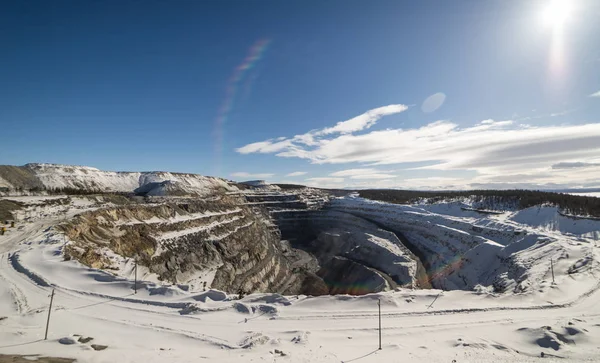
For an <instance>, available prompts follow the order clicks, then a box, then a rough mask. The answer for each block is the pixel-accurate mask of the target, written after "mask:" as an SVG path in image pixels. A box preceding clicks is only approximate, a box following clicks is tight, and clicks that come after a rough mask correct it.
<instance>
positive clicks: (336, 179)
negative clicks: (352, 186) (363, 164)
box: [305, 177, 344, 184]
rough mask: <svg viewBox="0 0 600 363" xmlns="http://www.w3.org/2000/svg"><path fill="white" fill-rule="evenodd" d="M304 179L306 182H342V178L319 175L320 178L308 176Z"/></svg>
mask: <svg viewBox="0 0 600 363" xmlns="http://www.w3.org/2000/svg"><path fill="white" fill-rule="evenodd" d="M305 181H307V182H317V183H334V184H340V183H343V182H344V178H328V177H320V178H308V179H306V180H305Z"/></svg>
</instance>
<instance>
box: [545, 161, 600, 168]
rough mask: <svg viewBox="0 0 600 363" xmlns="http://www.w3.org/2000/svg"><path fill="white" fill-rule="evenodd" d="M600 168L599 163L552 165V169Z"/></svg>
mask: <svg viewBox="0 0 600 363" xmlns="http://www.w3.org/2000/svg"><path fill="white" fill-rule="evenodd" d="M593 166H600V163H582V162H562V163H557V164H554V165H552V169H576V168H589V167H593Z"/></svg>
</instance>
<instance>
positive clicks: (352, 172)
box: [329, 168, 396, 179]
mask: <svg viewBox="0 0 600 363" xmlns="http://www.w3.org/2000/svg"><path fill="white" fill-rule="evenodd" d="M387 173H388V171H387V170H378V169H373V168H358V169H347V170H340V171H336V172H335V173H331V174H329V176H332V177H350V179H390V178H395V177H396V176H395V175H392V174H387Z"/></svg>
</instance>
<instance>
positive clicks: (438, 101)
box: [421, 93, 446, 113]
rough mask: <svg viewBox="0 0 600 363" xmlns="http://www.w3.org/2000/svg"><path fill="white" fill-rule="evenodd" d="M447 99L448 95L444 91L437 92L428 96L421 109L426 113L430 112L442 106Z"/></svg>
mask: <svg viewBox="0 0 600 363" xmlns="http://www.w3.org/2000/svg"><path fill="white" fill-rule="evenodd" d="M445 100H446V95H445V94H443V93H435V94H432V95H431V96H429V97H427V98H426V99H425V101H423V104H422V105H421V111H423V112H425V113H430V112H433V111H435V110H437V109H438V108H440V107H442V105H443V104H444V101H445Z"/></svg>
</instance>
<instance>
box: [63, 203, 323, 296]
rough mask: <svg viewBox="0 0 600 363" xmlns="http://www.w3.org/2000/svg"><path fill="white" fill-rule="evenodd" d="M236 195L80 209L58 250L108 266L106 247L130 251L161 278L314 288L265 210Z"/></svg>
mask: <svg viewBox="0 0 600 363" xmlns="http://www.w3.org/2000/svg"><path fill="white" fill-rule="evenodd" d="M243 204H244V201H243V200H242V199H241V198H239V197H233V196H220V197H215V198H212V199H210V200H203V201H200V200H189V201H187V202H185V201H178V202H177V203H164V204H158V205H131V206H124V207H119V208H110V209H103V210H97V211H93V212H88V213H84V214H82V215H80V216H79V217H77V218H75V219H74V220H72V221H71V222H70V223H69V224H68V225H67V226H66V227H65V230H66V232H67V234H68V236H69V238H70V239H71V240H73V241H74V242H73V243H72V244H70V245H68V246H67V248H66V252H65V253H66V255H67V256H69V257H72V258H76V259H78V260H80V261H82V262H83V263H85V264H87V265H90V266H93V267H99V268H110V267H111V260H110V258H109V256H110V253H107V250H110V251H114V252H115V253H117V254H118V255H121V256H125V257H133V256H137V257H138V261H139V263H140V264H142V265H144V266H147V267H148V268H149V270H150V272H152V273H155V274H157V275H158V277H159V278H160V279H162V280H164V281H169V282H172V283H182V284H190V285H193V286H194V287H195V288H200V287H201V286H203V285H204V282H206V285H204V286H206V287H212V288H216V289H221V290H225V291H229V292H238V291H240V290H241V291H244V292H246V293H248V292H266V291H270V292H279V293H287V294H297V293H305V294H320V293H323V292H326V288H325V286H324V283H323V281H322V280H321V279H320V278H318V277H317V276H316V275H314V274H312V273H311V272H310V271H305V270H294V269H293V267H292V266H291V262H290V261H289V260H288V258H286V257H285V256H284V253H283V251H282V247H281V245H280V243H279V235H278V233H276V232H275V231H274V230H273V228H272V226H270V225H269V223H268V218H265V216H263V215H260V214H257V213H256V211H253V210H251V209H250V208H249V207H247V206H245V205H243Z"/></svg>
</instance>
